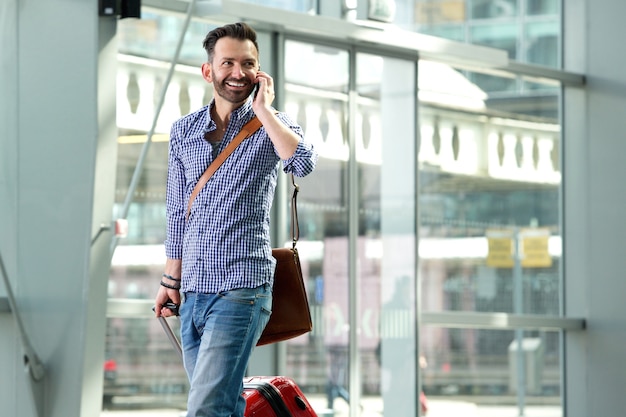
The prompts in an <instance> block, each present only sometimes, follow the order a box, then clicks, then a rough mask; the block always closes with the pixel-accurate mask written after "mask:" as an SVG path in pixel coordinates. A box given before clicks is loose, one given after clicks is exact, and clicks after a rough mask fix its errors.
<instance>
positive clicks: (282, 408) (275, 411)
mask: <svg viewBox="0 0 626 417" xmlns="http://www.w3.org/2000/svg"><path fill="white" fill-rule="evenodd" d="M166 307H168V308H169V309H170V310H172V311H173V312H175V313H176V314H177V313H178V309H177V307H176V305H174V304H168V305H166ZM152 309H153V310H154V307H153V308H152ZM159 323H161V326H162V327H163V330H164V331H165V334H166V335H167V337H168V339H170V342H171V343H172V346H173V347H174V349H176V351H177V352H178V354H179V356H180V357H181V359H182V357H183V350H182V348H181V346H180V342H179V341H178V338H177V337H176V335H175V334H174V332H173V331H172V328H171V327H170V325H169V323H168V322H167V320H166V319H165V317H159ZM243 397H244V398H245V399H246V409H245V411H244V417H317V414H316V413H315V411H313V407H311V404H309V401H308V400H307V399H306V397H305V396H304V394H303V393H302V390H301V389H300V387H299V386H298V385H297V384H296V383H295V382H294V380H293V379H291V378H288V377H285V376H252V377H247V378H244V380H243Z"/></svg>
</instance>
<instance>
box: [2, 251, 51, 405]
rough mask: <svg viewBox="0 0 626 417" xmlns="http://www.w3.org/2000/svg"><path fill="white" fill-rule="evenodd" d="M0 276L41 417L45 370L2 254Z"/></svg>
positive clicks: (34, 400) (34, 399)
mask: <svg viewBox="0 0 626 417" xmlns="http://www.w3.org/2000/svg"><path fill="white" fill-rule="evenodd" d="M0 275H2V279H3V281H4V287H5V289H6V292H7V296H6V302H7V304H8V306H9V309H10V311H11V312H12V313H13V318H14V319H15V324H16V326H17V329H18V331H19V333H20V338H21V339H22V347H23V349H24V365H26V369H27V370H28V371H29V375H30V381H29V382H30V387H31V391H32V394H33V402H34V403H35V409H36V410H37V415H39V416H43V404H44V391H43V385H42V382H43V379H44V376H45V375H46V368H45V367H44V365H43V362H42V361H41V359H39V356H37V353H36V352H35V349H33V346H32V345H31V343H30V339H29V338H28V334H27V333H26V330H25V328H24V323H23V322H22V318H21V316H20V314H19V311H18V309H17V303H16V301H15V297H14V296H13V290H12V288H11V282H10V281H9V274H8V273H7V270H6V268H5V267H4V261H3V260H2V254H0Z"/></svg>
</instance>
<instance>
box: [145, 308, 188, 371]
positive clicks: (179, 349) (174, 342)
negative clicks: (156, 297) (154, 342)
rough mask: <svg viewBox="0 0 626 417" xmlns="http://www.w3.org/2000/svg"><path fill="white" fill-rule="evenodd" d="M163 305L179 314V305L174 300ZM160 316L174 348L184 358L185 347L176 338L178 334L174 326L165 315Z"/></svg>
mask: <svg viewBox="0 0 626 417" xmlns="http://www.w3.org/2000/svg"><path fill="white" fill-rule="evenodd" d="M155 307H156V306H154V307H152V311H154V309H155ZM163 307H165V308H169V309H170V310H171V311H172V313H174V314H175V315H177V316H178V306H177V305H176V304H174V303H172V302H168V303H165V304H163ZM158 318H159V323H161V327H163V330H164V331H165V334H166V335H167V338H168V339H170V342H171V343H172V346H174V349H175V350H176V351H177V352H178V355H179V356H180V358H181V359H182V358H183V348H182V347H181V346H180V342H179V341H178V339H177V338H176V335H175V334H174V332H173V331H172V328H171V327H170V325H169V324H168V323H167V319H166V318H165V317H163V316H159V317H158Z"/></svg>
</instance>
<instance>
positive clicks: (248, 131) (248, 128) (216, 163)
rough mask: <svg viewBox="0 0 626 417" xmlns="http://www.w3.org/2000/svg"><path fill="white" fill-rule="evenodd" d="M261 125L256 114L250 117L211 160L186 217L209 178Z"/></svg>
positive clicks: (188, 206) (194, 191)
mask: <svg viewBox="0 0 626 417" xmlns="http://www.w3.org/2000/svg"><path fill="white" fill-rule="evenodd" d="M260 127H261V121H260V120H259V119H258V118H257V117H256V116H254V117H253V118H252V119H250V121H249V122H248V123H246V124H245V125H244V126H243V127H242V128H241V130H240V131H239V133H238V134H237V136H235V137H234V138H233V140H232V141H231V142H230V143H229V144H228V145H227V146H226V148H224V150H223V151H222V152H220V154H219V155H217V158H215V160H213V162H211V164H210V165H209V166H208V167H207V169H206V170H205V171H204V173H203V174H202V176H201V177H200V179H198V182H197V183H196V186H195V187H194V189H193V191H192V192H191V196H190V197H189V202H188V203H187V214H186V215H185V218H186V219H187V218H189V213H191V205H192V204H193V201H194V200H195V199H196V196H197V195H198V193H200V190H202V188H204V186H205V185H206V183H207V182H208V181H209V178H211V176H212V175H213V173H215V171H217V169H218V168H219V167H220V166H222V164H223V163H224V161H225V160H226V158H228V157H229V156H230V154H231V153H233V151H234V150H235V148H237V146H239V144H240V143H241V142H243V141H244V140H245V139H248V138H249V137H250V136H252V134H253V133H254V132H256V131H257V130H259V128H260Z"/></svg>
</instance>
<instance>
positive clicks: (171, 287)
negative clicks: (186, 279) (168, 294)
mask: <svg viewBox="0 0 626 417" xmlns="http://www.w3.org/2000/svg"><path fill="white" fill-rule="evenodd" d="M161 286H162V287H165V288H169V289H170V290H180V285H179V286H178V287H176V286H174V285H170V284H168V283H167V282H163V281H161Z"/></svg>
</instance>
